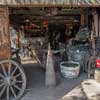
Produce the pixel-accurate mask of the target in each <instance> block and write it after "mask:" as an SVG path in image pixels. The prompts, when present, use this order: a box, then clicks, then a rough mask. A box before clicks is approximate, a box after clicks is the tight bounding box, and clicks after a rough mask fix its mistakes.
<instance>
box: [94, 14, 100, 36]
mask: <svg viewBox="0 0 100 100" xmlns="http://www.w3.org/2000/svg"><path fill="white" fill-rule="evenodd" d="M93 19H94V32H95V35H96V37H98V36H99V19H98V14H97V13H93Z"/></svg>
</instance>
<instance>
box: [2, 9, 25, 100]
mask: <svg viewBox="0 0 100 100" xmlns="http://www.w3.org/2000/svg"><path fill="white" fill-rule="evenodd" d="M13 56H16V58H17V60H16V61H15V60H14V59H12V57H13ZM18 59H19V58H18V49H13V50H11V46H10V34H9V17H8V9H7V8H6V7H2V8H0V100H19V98H20V97H21V96H22V95H23V93H24V91H25V88H26V76H25V72H24V70H23V68H22V66H21V64H19V61H18Z"/></svg>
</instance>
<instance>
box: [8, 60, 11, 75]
mask: <svg viewBox="0 0 100 100" xmlns="http://www.w3.org/2000/svg"><path fill="white" fill-rule="evenodd" d="M10 74H11V63H10V62H9V66H8V75H10Z"/></svg>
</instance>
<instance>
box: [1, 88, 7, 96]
mask: <svg viewBox="0 0 100 100" xmlns="http://www.w3.org/2000/svg"><path fill="white" fill-rule="evenodd" d="M5 89H6V86H4V87H3V89H2V90H1V92H0V97H2V95H3V93H4V91H5Z"/></svg>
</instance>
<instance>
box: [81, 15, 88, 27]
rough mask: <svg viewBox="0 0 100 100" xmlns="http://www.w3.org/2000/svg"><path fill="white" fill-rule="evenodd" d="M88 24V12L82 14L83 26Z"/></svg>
mask: <svg viewBox="0 0 100 100" xmlns="http://www.w3.org/2000/svg"><path fill="white" fill-rule="evenodd" d="M87 25H88V15H87V14H84V13H83V14H81V26H87Z"/></svg>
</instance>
